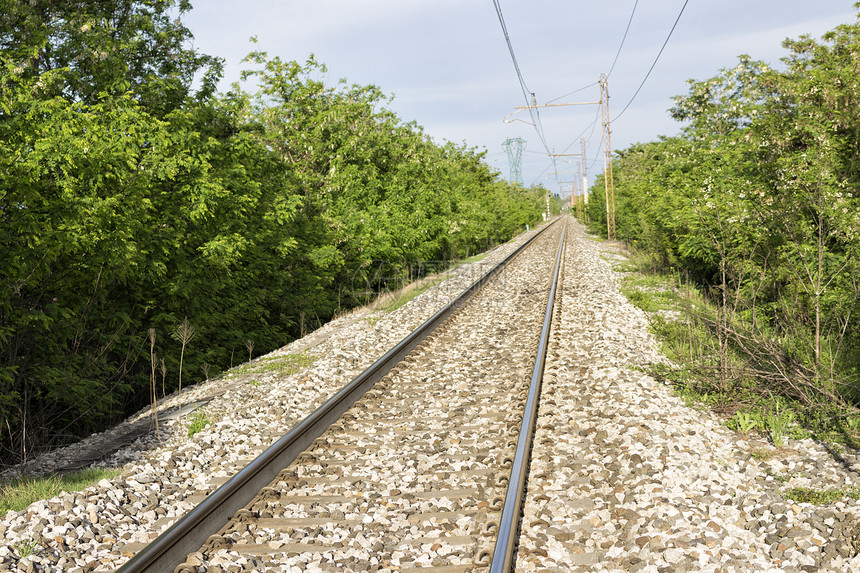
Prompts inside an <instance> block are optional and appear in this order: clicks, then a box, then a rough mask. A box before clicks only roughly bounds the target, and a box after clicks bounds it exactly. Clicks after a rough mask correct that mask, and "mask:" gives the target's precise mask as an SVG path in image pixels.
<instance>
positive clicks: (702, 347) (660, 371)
mask: <svg viewBox="0 0 860 573" xmlns="http://www.w3.org/2000/svg"><path fill="white" fill-rule="evenodd" d="M615 270H616V271H618V272H621V273H623V275H622V279H621V281H620V284H619V287H620V290H621V292H622V293H623V294H624V295H625V296H626V297H627V298H628V300H629V301H630V302H631V303H632V304H633V305H634V306H637V307H638V308H640V309H642V310H644V311H645V312H646V313H648V316H649V320H650V323H651V328H652V331H653V332H654V334H655V335H656V336H657V338H658V340H659V341H660V343H661V350H662V352H663V354H664V355H665V356H666V357H667V358H668V359H669V360H670V361H671V363H672V364H671V365H668V364H658V365H654V366H652V367H651V370H650V373H651V374H652V375H654V376H655V377H656V378H659V379H662V380H664V381H666V382H668V383H669V384H671V386H672V387H673V388H674V390H675V392H676V393H677V394H678V396H680V397H681V398H682V399H683V400H684V402H685V403H686V404H687V405H688V406H690V407H694V408H708V409H711V410H714V411H715V412H716V413H717V414H720V415H722V417H723V418H724V419H725V420H726V425H727V426H728V427H729V428H731V429H733V430H736V431H738V432H739V433H741V434H747V433H750V432H758V433H760V434H763V435H766V436H768V437H769V438H770V439H771V441H772V442H773V444H774V445H775V446H781V445H783V444H784V443H785V441H786V440H787V439H789V438H792V439H802V438H806V437H813V438H815V439H820V440H825V441H827V442H830V443H844V444H850V445H852V446H854V447H857V446H858V445H860V416H857V415H856V414H853V413H851V412H847V411H842V410H840V409H839V408H838V407H837V406H835V405H834V406H830V405H827V404H823V403H819V404H816V405H815V407H810V406H809V405H808V404H806V405H804V404H801V403H799V402H797V401H796V400H792V399H791V398H788V397H786V396H782V395H779V394H778V393H776V392H774V391H772V390H771V389H770V388H769V387H768V385H767V383H766V382H762V381H761V380H758V379H757V378H756V377H755V376H754V375H752V374H750V373H749V372H748V371H747V369H746V368H745V361H746V360H747V359H748V357H747V356H744V355H743V354H742V353H739V352H737V351H736V350H735V349H733V348H732V349H730V350H729V352H728V353H727V354H728V363H727V364H723V365H721V364H719V361H718V356H719V351H718V349H717V341H716V336H715V333H714V328H713V325H714V323H715V319H714V317H715V316H716V315H717V310H716V309H715V308H714V306H713V305H711V304H710V303H709V301H708V300H707V299H706V298H705V297H704V296H702V294H701V293H700V292H699V291H698V289H697V288H696V287H695V286H694V285H691V284H688V283H686V282H685V281H684V280H683V279H682V277H680V276H679V275H678V274H668V273H664V274H660V273H654V272H653V267H651V266H650V265H649V264H648V261H646V260H637V258H636V257H635V256H634V257H633V258H632V259H631V260H630V261H628V262H627V263H625V264H622V265H616V267H615Z"/></svg>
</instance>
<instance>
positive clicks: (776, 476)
mask: <svg viewBox="0 0 860 573" xmlns="http://www.w3.org/2000/svg"><path fill="white" fill-rule="evenodd" d="M764 473H766V474H767V475H769V476H770V477H772V478H773V479H775V480H776V481H778V482H779V483H785V482H787V481H788V477H787V476H784V475H780V474H777V473H774V472H773V471H772V470H770V469H767V470H765V472H764Z"/></svg>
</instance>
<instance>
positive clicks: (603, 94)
mask: <svg viewBox="0 0 860 573" xmlns="http://www.w3.org/2000/svg"><path fill="white" fill-rule="evenodd" d="M600 110H601V112H602V113H603V184H604V188H605V189H606V238H607V239H609V240H610V241H614V240H615V185H614V183H613V181H612V141H611V139H610V134H609V131H610V130H609V85H608V83H607V79H606V74H600Z"/></svg>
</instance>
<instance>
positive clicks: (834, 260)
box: [588, 22, 860, 441]
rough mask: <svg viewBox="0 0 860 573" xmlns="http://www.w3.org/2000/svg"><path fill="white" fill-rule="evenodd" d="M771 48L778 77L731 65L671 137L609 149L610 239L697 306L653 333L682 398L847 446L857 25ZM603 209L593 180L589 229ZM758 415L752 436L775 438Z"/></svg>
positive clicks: (859, 378) (858, 168) (853, 340)
mask: <svg viewBox="0 0 860 573" xmlns="http://www.w3.org/2000/svg"><path fill="white" fill-rule="evenodd" d="M784 46H785V47H786V48H787V49H788V55H787V56H786V58H785V59H784V62H785V70H784V71H777V70H774V69H771V68H769V67H768V66H767V65H765V64H763V63H761V62H757V61H755V60H753V59H752V58H750V57H748V56H741V57H740V58H739V59H738V62H737V64H736V65H735V66H734V67H731V68H728V69H724V70H721V71H720V72H719V74H718V75H716V76H715V77H713V78H710V79H707V80H704V81H691V82H690V90H689V93H688V94H686V95H683V96H679V97H676V98H675V105H674V107H673V108H672V110H671V113H672V115H673V116H674V117H675V118H676V119H678V120H680V121H684V122H685V127H684V129H683V132H682V135H681V136H679V137H674V138H662V139H660V140H659V141H656V142H650V143H640V144H636V145H634V146H632V147H630V148H628V149H625V150H621V151H618V152H617V153H616V156H615V158H614V180H615V184H616V191H615V197H616V229H617V234H618V237H619V238H622V239H624V240H625V241H626V242H627V243H628V244H629V245H630V246H631V247H632V248H634V249H636V250H637V251H638V252H640V253H643V254H644V258H646V259H647V261H648V266H649V267H650V270H651V271H656V272H664V273H671V274H676V275H677V276H678V277H679V278H683V281H684V282H685V283H686V284H689V285H693V286H695V287H696V289H697V290H698V292H699V293H700V294H701V298H702V299H704V300H705V301H707V302H708V304H707V305H703V304H696V305H692V304H691V305H688V307H687V308H686V310H685V312H684V314H685V319H683V320H678V321H673V320H665V318H663V317H655V319H654V321H653V322H654V328H655V330H656V331H658V332H659V333H660V334H662V335H663V336H664V337H665V339H666V340H667V341H669V342H668V343H667V346H668V347H671V348H673V350H672V352H673V354H672V355H670V358H673V360H674V359H681V358H683V360H679V361H680V362H681V363H683V364H684V365H685V366H684V367H683V368H682V370H681V371H680V372H681V374H680V375H681V376H685V377H688V378H691V379H694V380H695V382H694V383H693V384H692V387H693V388H695V389H696V390H697V392H700V393H702V392H706V390H705V387H706V386H708V385H710V386H711V387H712V388H713V389H714V390H715V391H716V392H718V393H722V394H723V395H725V396H726V397H727V399H728V398H729V397H730V396H732V395H733V393H734V392H741V393H744V392H750V393H751V395H754V396H773V397H774V398H775V399H779V398H784V399H786V400H787V404H788V405H789V406H788V407H789V409H790V411H791V412H794V419H795V421H797V422H798V423H800V424H801V425H804V426H806V427H809V428H812V429H813V430H814V431H815V432H819V433H824V434H827V435H831V434H832V433H834V432H842V433H844V434H850V435H853V434H854V433H855V432H853V431H852V430H851V429H850V428H847V426H845V425H844V424H842V423H840V422H838V420H842V419H844V418H845V414H846V413H847V412H853V411H856V405H857V403H858V399H860V391H858V388H860V352H858V350H860V329H858V328H857V327H856V320H854V317H856V316H857V312H858V310H860V309H858V304H860V283H858V282H857V280H856V276H857V275H858V271H860V191H858V190H860V156H858V154H857V145H856V142H857V140H858V134H860V119H858V116H857V114H856V113H855V110H856V109H857V106H858V105H860V82H858V81H857V80H858V68H857V65H856V62H857V61H858V59H860V24H858V23H856V22H855V23H852V24H845V25H842V26H838V27H837V28H835V29H834V30H833V31H831V32H829V33H827V34H825V35H824V37H823V38H822V39H821V40H820V41H816V40H814V39H812V38H809V37H806V36H804V37H801V38H799V39H796V40H787V41H786V42H785V43H784ZM603 197H604V196H603V181H602V179H598V181H597V182H596V183H595V186H594V188H593V193H592V195H591V198H590V200H589V203H588V215H589V219H590V225H591V230H592V232H596V233H604V232H605V231H604V229H605V222H606V213H605V205H604V199H603ZM628 294H629V296H630V297H631V300H633V301H634V302H635V303H637V304H639V305H640V306H642V307H643V308H646V309H647V310H649V311H656V310H660V308H661V307H663V306H664V305H665V303H664V301H661V300H659V299H658V298H657V297H655V296H654V295H653V294H652V293H650V292H648V291H647V290H645V291H643V290H641V289H639V292H629V293H628ZM696 348H699V349H700V350H698V351H697V350H695V349H696ZM676 375H678V373H676ZM684 385H685V387H686V386H688V385H687V384H686V382H685V383H684ZM748 397H749V395H746V394H745V399H746V398H748ZM772 406H773V404H771V407H770V408H768V409H764V410H762V411H763V412H773V411H775V410H774V409H773V407H772ZM834 414H835V415H834ZM770 415H771V416H773V418H772V419H766V420H765V427H763V428H761V429H763V430H764V429H766V430H768V431H770V432H771V434H772V436H773V437H774V439H775V441H776V440H780V441H781V440H782V439H784V437H785V436H784V435H783V434H784V431H785V424H784V423H783V420H782V419H781V418H780V416H781V415H782V414H781V415H780V416H777V415H776V414H770ZM784 415H788V414H784ZM736 423H738V424H740V421H736ZM793 427H794V426H790V428H793ZM774 428H776V431H774ZM787 431H788V433H789V434H790V433H791V432H792V431H794V430H791V429H789V430H787Z"/></svg>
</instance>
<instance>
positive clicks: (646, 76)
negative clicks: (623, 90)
mask: <svg viewBox="0 0 860 573" xmlns="http://www.w3.org/2000/svg"><path fill="white" fill-rule="evenodd" d="M689 2H690V0H685V2H684V5H683V6H681V11H680V12H678V17H677V18H675V23H674V24H672V29H671V30H669V35H668V36H666V41H664V42H663V46H662V47H661V48H660V51H659V52H658V53H657V57H656V58H654V63H653V64H651V67H650V68H649V69H648V73H647V74H645V77H644V78H643V79H642V83H641V84H639V87H638V88H636V93H634V94H633V97H631V98H630V101H628V102H627V105H625V106H624V109H622V110H621V113H619V114H618V115H616V116H615V118H613V120H612V121H616V120H617V119H618V118H619V117H621V116H622V115H624V112H625V111H627V108H628V107H630V104H631V103H633V100H634V99H636V96H637V95H639V91H640V90H641V89H642V86H644V85H645V82H646V81H648V76H650V75H651V72H652V71H653V70H654V66H656V65H657V60H659V59H660V56H661V55H662V54H663V50H664V49H666V44H668V43H669V38H671V37H672V33H673V32H674V31H675V27H676V26H677V25H678V21H679V20H680V19H681V14H683V13H684V9H685V8H686V7H687V4H688V3H689Z"/></svg>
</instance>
